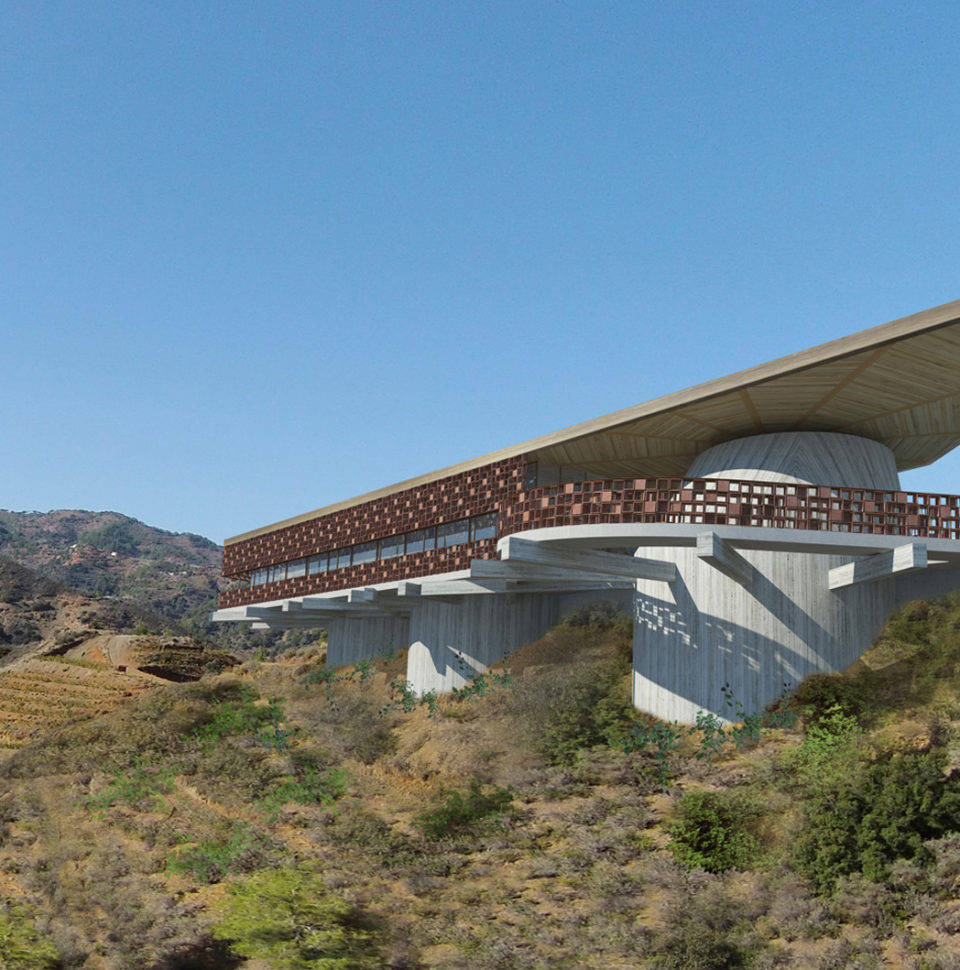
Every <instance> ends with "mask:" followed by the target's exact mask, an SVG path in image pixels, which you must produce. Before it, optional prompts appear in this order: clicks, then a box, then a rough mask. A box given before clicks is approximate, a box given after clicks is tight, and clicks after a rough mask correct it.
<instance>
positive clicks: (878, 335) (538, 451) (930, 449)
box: [226, 300, 960, 544]
mask: <svg viewBox="0 0 960 970" xmlns="http://www.w3.org/2000/svg"><path fill="white" fill-rule="evenodd" d="M775 431H834V432H840V433H843V434H854V435H861V436H863V437H865V438H872V439H873V440H875V441H880V442H882V443H883V444H885V445H886V446H887V447H888V448H890V450H891V451H892V452H893V454H894V456H895V457H896V461H897V468H898V469H899V470H900V471H906V470H907V469H910V468H917V467H919V466H921V465H928V464H930V463H931V462H933V461H936V460H937V459H938V458H940V457H941V456H943V455H944V454H946V453H947V452H948V451H950V450H951V449H952V448H955V447H956V446H957V445H958V444H960V300H955V301H954V302H952V303H945V304H943V305H942V306H938V307H934V308H933V309H930V310H924V311H923V312H922V313H916V314H913V315H912V316H909V317H903V318H902V319H900V320H894V321H893V322H892V323H885V324H882V325H881V326H879V327H871V328H870V329H869V330H862V331H860V332H859V333H855V334H852V335H851V336H849V337H841V338H840V339H839V340H831V341H830V342H829V343H825V344H820V345H819V346H817V347H812V348H810V349H809V350H802V351H800V352H799V353H795V354H790V355H788V356H786V357H780V358H778V359H777V360H774V361H770V362H769V363H766V364H760V365H758V366H756V367H750V368H748V369H747V370H742V371H737V373H735V374H731V375H729V376H728V377H721V378H719V379H717V380H713V381H708V382H707V383H705V384H697V385H696V386H694V387H691V388H688V389H687V390H684V391H677V392H675V393H673V394H667V395H666V396H664V397H660V398H656V399H655V400H653V401H648V402H647V403H646V404H638V405H635V406H634V407H630V408H625V409H624V410H622V411H615V412H614V413H613V414H608V415H605V416H604V417H602V418H595V419H594V420H592V421H585V422H583V423H582V424H575V425H573V426H572V427H570V428H564V429H563V430H562V431H555V432H553V433H552V434H548V435H544V436H543V437H540V438H534V439H533V440H531V441H525V442H522V443H521V444H518V445H514V446H513V447H512V448H504V449H502V450H500V451H495V452H492V453H490V454H487V455H481V456H480V457H479V458H474V459H473V460H471V461H466V462H462V463H460V464H458V465H452V466H450V467H448V468H441V469H439V470H438V471H435V472H431V473H430V474H427V475H421V476H420V477H418V478H412V479H408V480H407V481H404V482H398V483H397V484H395V485H390V486H388V487H386V488H382V489H378V490H377V491H375V492H368V493H367V494H365V495H358V496H357V497H356V498H352V499H348V500H346V501H344V502H338V503H336V504H335V505H329V506H326V507H325V508H322V509H317V510H315V511H313V512H308V513H306V514H305V515H299V516H296V517H295V518H292V519H287V520H285V521H283V522H278V523H275V524H274V525H270V526H266V527H264V528H261V529H256V530H254V531H253V532H246V533H244V534H243V535H239V536H234V537H233V538H232V539H228V540H226V541H227V543H228V544H229V543H231V542H237V541H240V540H242V539H247V538H250V537H252V536H255V535H259V534H262V533H264V532H271V531H273V530H274V529H277V528H281V527H283V526H286V525H293V524H294V523H297V522H302V521H305V520H307V519H312V518H316V517H317V516H320V515H326V514H328V513H330V512H336V511H338V510H340V509H343V508H348V507H350V506H352V505H359V504H360V503H362V502H368V501H370V500H372V499H376V498H380V497H382V496H384V495H390V494H392V493H393V492H398V491H401V490H402V489H406V488H413V487H415V486H417V485H423V484H426V483H428V482H432V481H436V480H437V479H439V478H446V477H447V476H448V475H455V474H458V473H459V472H463V471H469V470H470V469H472V468H477V467H479V466H481V465H487V464H490V463H491V462H495V461H502V460H503V459H505V458H512V457H514V456H516V455H521V454H523V455H527V456H529V457H530V459H531V460H539V461H543V462H547V463H549V464H552V465H562V466H566V467H572V468H576V469H580V470H582V471H584V472H586V473H587V474H588V477H591V478H672V477H678V476H682V475H683V474H685V472H686V471H687V469H688V468H689V467H690V464H691V463H692V461H693V459H694V458H695V457H696V456H697V455H698V454H700V453H701V452H703V451H705V450H706V449H707V448H710V447H712V446H713V445H717V444H720V443H722V442H724V441H730V440H732V439H734V438H742V437H745V436H746V435H753V434H768V433H770V432H775Z"/></svg>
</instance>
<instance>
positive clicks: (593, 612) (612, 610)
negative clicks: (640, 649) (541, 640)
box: [560, 600, 633, 631]
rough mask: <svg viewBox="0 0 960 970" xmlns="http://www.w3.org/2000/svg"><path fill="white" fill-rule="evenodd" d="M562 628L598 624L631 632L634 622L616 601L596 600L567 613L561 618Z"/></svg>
mask: <svg viewBox="0 0 960 970" xmlns="http://www.w3.org/2000/svg"><path fill="white" fill-rule="evenodd" d="M560 624H561V625H562V626H587V625H588V624H596V625H597V626H600V627H617V628H618V629H623V630H626V631H629V630H630V629H631V628H632V625H633V621H632V620H631V619H630V614H629V613H627V611H626V610H625V609H624V608H623V606H622V605H621V604H620V603H618V602H616V600H595V601H594V602H593V603H584V604H583V606H578V607H576V608H575V609H572V610H570V612H569V613H565V614H564V615H563V616H562V617H561V618H560Z"/></svg>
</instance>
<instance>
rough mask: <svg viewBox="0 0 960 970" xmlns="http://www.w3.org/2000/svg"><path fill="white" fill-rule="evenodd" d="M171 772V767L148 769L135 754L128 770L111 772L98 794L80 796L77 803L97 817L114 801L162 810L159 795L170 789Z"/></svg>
mask: <svg viewBox="0 0 960 970" xmlns="http://www.w3.org/2000/svg"><path fill="white" fill-rule="evenodd" d="M175 774H176V772H175V771H174V770H173V769H172V768H164V769H156V770H153V771H151V770H148V769H147V768H144V766H143V762H142V760H141V759H140V758H137V760H136V761H135V762H134V765H133V768H132V769H131V770H129V771H117V772H114V775H113V777H112V778H111V779H110V781H109V782H108V783H107V786H106V788H105V789H104V790H103V791H102V792H100V794H99V795H91V796H89V797H88V798H85V799H83V801H82V803H81V804H82V805H83V807H84V808H86V809H87V810H88V811H92V812H93V813H94V814H96V815H99V816H100V817H103V815H104V814H105V813H106V811H107V809H108V808H112V807H113V806H114V805H116V804H117V803H118V802H123V803H124V804H127V805H140V806H141V807H144V808H146V809H147V810H148V811H163V809H164V803H163V800H162V799H161V798H160V796H161V795H166V794H169V793H170V792H171V791H173V778H174V775H175Z"/></svg>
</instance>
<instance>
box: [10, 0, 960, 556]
mask: <svg viewBox="0 0 960 970" xmlns="http://www.w3.org/2000/svg"><path fill="white" fill-rule="evenodd" d="M958 54H960V6H958V5H956V4H952V3H946V2H943V3H920V4H918V3H892V2H883V0H871V2H845V3H842V4H833V3H825V2H821V3H815V2H813V3H811V2H804V3H791V2H787V0H770V2H750V3H739V2H715V3H704V2H696V3H693V2H690V3H686V2H657V3H652V2H650V3H647V2H637V0H634V2H629V3H619V2H599V0H598V2H591V3H588V2H577V3H571V2H549V3H535V2H516V0H512V2H489V0H486V2H482V3H471V2H466V0H463V2H460V0H458V2H442V3H441V2H436V3H426V2H417V0H403V2H362V0H351V2H341V3H325V2H317V3H303V4H301V3H291V2H288V3H281V2H278V3H264V2H261V3H252V2H246V3H243V2H238V0H233V2H230V3H209V2H208V3H197V2H190V3H181V2H165V3H163V4H156V3H140V2H135V0H125V2H124V3H116V2H112V3H95V2H26V0H24V2H18V0H11V2H7V3H4V4H2V5H0V337H2V344H0V367H2V370H0V408H2V412H3V415H4V417H5V420H4V421H3V424H2V430H0V507H4V508H8V509H16V510H24V509H37V510H41V511H46V510H48V509H53V508H88V509H112V510H116V511H119V512H123V513H125V514H128V515H132V516H135V517H137V518H139V519H142V520H144V521H146V522H148V523H150V524H152V525H157V526H160V527H163V528H167V529H171V530H174V531H189V532H198V533H201V534H203V535H207V536H209V537H210V538H213V539H215V540H217V541H221V540H222V539H223V538H224V537H226V536H229V535H233V534H236V533H238V532H242V531H245V530H247V529H250V528H255V527H258V526H261V525H264V524H267V523H269V522H273V521H276V520H278V519H281V518H284V517H287V516H290V515H296V514H299V513H301V512H304V511H308V510H310V509H313V508H317V507H319V506H322V505H324V504H327V503H329V502H333V501H337V500H339V499H343V498H346V497H349V496H351V495H355V494H358V493H361V492H364V491H367V490H369V489H373V488H377V487H379V486H382V485H386V484H389V483H392V482H395V481H399V480H401V479H404V478H407V477H411V476H413V475H417V474H420V473H422V472H425V471H429V470H432V469H434V468H439V467H441V466H444V465H448V464H452V463H454V462H457V461H461V460H464V459H467V458H472V457H474V456H476V455H479V454H482V453H484V452H487V451H492V450H494V449H497V448H500V447H505V446H507V445H510V444H513V443H516V442H519V441H523V440H525V439H527V438H530V437H534V436H536V435H539V434H544V433H547V432H549V431H552V430H555V429H557V428H561V427H564V426H567V425H569V424H574V423H576V422H578V421H582V420H587V419H589V418H593V417H597V416H599V415H601V414H605V413H607V412H609V411H613V410H616V409H618V408H622V407H627V406H629V405H632V404H637V403H640V402H642V401H646V400H649V399H651V398H654V397H657V396H659V395H661V394H664V393H668V392H670V391H673V390H678V389H681V388H684V387H687V386H689V385H691V384H695V383H698V382H700V381H704V380H709V379H711V378H714V377H719V376H721V375H723V374H726V373H729V372H732V371H735V370H739V369H741V368H743V367H748V366H751V365H753V364H757V363H761V362H763V361H765V360H768V359H771V358H773V357H778V356H781V355H783V354H787V353H790V352H792V351H795V350H799V349H802V348H804V347H808V346H811V345H813V344H817V343H821V342H823V341H826V340H830V339H833V338H835V337H839V336H842V335H844V334H848V333H852V332H854V331H856V330H860V329H863V328H865V327H869V326H874V325H876V324H879V323H884V322H886V321H888V320H892V319H895V318H897V317H900V316H904V315H907V314H910V313H913V312H916V311H919V310H922V309H926V308H927V307H930V306H934V305H937V304H940V303H944V302H947V301H949V300H953V299H956V298H958V297H960V274H958V268H960V266H958V252H960V239H958V231H957V227H958V226H960V177H958V176H960V163H958V159H960V56H958ZM904 482H905V484H906V485H907V486H908V487H911V488H918V489H920V488H926V489H927V490H930V491H936V490H942V491H951V492H960V458H953V457H948V458H946V459H944V460H942V461H941V462H939V463H938V464H937V465H935V466H931V467H930V468H928V469H925V470H920V471H917V472H913V473H910V474H908V475H905V476H904Z"/></svg>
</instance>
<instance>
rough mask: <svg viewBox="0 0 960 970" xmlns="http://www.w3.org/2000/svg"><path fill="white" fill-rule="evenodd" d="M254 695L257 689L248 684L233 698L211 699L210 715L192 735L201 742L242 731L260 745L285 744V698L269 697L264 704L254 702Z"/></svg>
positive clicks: (279, 745) (288, 743) (286, 743)
mask: <svg viewBox="0 0 960 970" xmlns="http://www.w3.org/2000/svg"><path fill="white" fill-rule="evenodd" d="M257 697H258V695H257V692H256V691H255V690H254V689H253V688H250V687H248V688H245V689H244V690H243V692H242V693H241V696H240V697H239V698H237V699H236V700H226V701H225V700H219V699H217V700H215V701H214V703H213V711H212V717H211V718H210V720H209V721H208V722H207V723H206V724H204V725H203V726H202V727H199V728H197V729H196V731H194V732H193V736H194V737H195V738H196V739H197V740H198V741H199V742H200V743H201V745H204V746H209V745H210V744H211V743H213V742H216V741H219V740H221V739H222V738H225V737H229V736H233V735H244V734H245V735H250V736H252V737H253V739H254V740H255V741H257V743H259V744H262V745H263V746H264V747H270V748H288V747H289V746H290V741H289V732H288V731H287V729H286V727H285V725H284V721H285V713H284V705H285V703H286V702H285V701H284V699H283V698H282V697H271V698H270V699H269V700H268V701H267V703H266V705H258V704H256V703H255V701H256V700H257Z"/></svg>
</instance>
